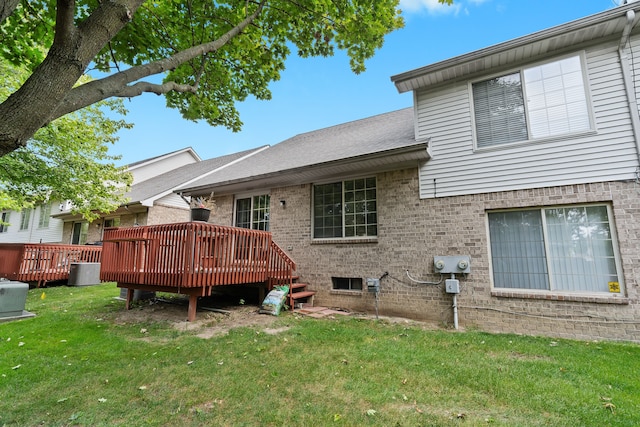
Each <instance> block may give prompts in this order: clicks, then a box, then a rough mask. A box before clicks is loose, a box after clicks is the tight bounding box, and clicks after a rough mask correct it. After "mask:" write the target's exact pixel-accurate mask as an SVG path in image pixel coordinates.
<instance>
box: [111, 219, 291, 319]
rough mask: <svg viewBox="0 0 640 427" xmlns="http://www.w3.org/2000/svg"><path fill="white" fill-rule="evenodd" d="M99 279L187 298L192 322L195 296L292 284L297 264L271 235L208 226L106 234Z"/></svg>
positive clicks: (165, 226) (144, 228)
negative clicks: (232, 288)
mask: <svg viewBox="0 0 640 427" xmlns="http://www.w3.org/2000/svg"><path fill="white" fill-rule="evenodd" d="M103 245H104V246H103V256H102V265H101V269H100V278H101V280H103V281H114V282H117V284H118V287H121V288H127V289H128V293H127V307H128V306H129V304H130V302H131V299H132V296H133V291H134V290H148V291H159V292H173V293H179V294H185V295H189V320H194V319H195V312H196V305H197V298H198V297H200V296H209V295H211V291H212V289H213V287H215V286H220V285H243V284H244V285H248V284H262V285H264V286H267V287H268V286H270V284H273V283H291V281H292V280H293V279H292V278H293V271H294V270H295V267H296V266H295V263H294V262H293V260H292V259H291V258H289V257H288V256H287V255H286V254H285V253H284V251H282V250H281V249H280V248H279V247H278V246H277V245H276V244H275V243H274V242H273V241H272V238H271V233H269V232H265V231H259V230H249V229H245V228H236V227H227V226H220V225H215V224H209V223H205V222H185V223H178V224H162V225H152V226H142V227H131V228H108V229H106V230H105V231H104V237H103Z"/></svg>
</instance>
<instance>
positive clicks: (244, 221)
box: [236, 194, 271, 231]
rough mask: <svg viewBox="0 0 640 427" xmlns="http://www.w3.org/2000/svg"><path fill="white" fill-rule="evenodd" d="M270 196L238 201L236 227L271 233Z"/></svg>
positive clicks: (264, 195) (252, 197)
mask: <svg viewBox="0 0 640 427" xmlns="http://www.w3.org/2000/svg"><path fill="white" fill-rule="evenodd" d="M270 199H271V197H270V196H269V195H268V194H261V195H259V196H251V197H246V198H238V199H236V227H242V228H250V229H252V230H264V231H269V203H270Z"/></svg>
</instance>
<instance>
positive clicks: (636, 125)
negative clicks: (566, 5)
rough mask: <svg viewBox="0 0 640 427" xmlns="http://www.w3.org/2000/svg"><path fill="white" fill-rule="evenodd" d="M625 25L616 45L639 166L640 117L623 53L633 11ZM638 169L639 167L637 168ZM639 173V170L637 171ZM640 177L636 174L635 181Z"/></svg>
mask: <svg viewBox="0 0 640 427" xmlns="http://www.w3.org/2000/svg"><path fill="white" fill-rule="evenodd" d="M626 16H627V24H626V25H625V27H624V30H623V31H622V37H621V38H620V44H619V45H618V56H619V57H620V69H621V71H622V80H623V82H624V87H625V91H626V95H627V104H628V106H629V112H630V113H631V126H632V128H633V136H634V139H635V142H636V155H637V157H638V163H639V164H640V117H639V116H638V113H639V111H638V103H637V102H636V94H635V91H634V89H633V76H632V75H631V71H630V70H631V67H630V65H629V59H628V57H627V54H626V52H625V50H624V49H625V46H626V45H627V42H628V41H629V36H630V34H631V30H632V29H633V27H634V25H635V22H634V21H635V17H636V13H635V12H634V11H633V10H628V11H627V14H626ZM639 168H640V166H639ZM639 172H640V169H639ZM639 178H640V176H639V175H638V172H636V180H638V179H639Z"/></svg>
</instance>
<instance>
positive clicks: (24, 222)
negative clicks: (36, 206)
mask: <svg viewBox="0 0 640 427" xmlns="http://www.w3.org/2000/svg"><path fill="white" fill-rule="evenodd" d="M30 218H31V209H23V210H22V212H21V213H20V230H27V229H29V219H30Z"/></svg>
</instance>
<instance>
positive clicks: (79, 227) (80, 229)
mask: <svg viewBox="0 0 640 427" xmlns="http://www.w3.org/2000/svg"><path fill="white" fill-rule="evenodd" d="M88 233H89V223H88V222H75V223H73V233H72V234H71V244H72V245H84V244H85V243H87V234H88Z"/></svg>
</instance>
